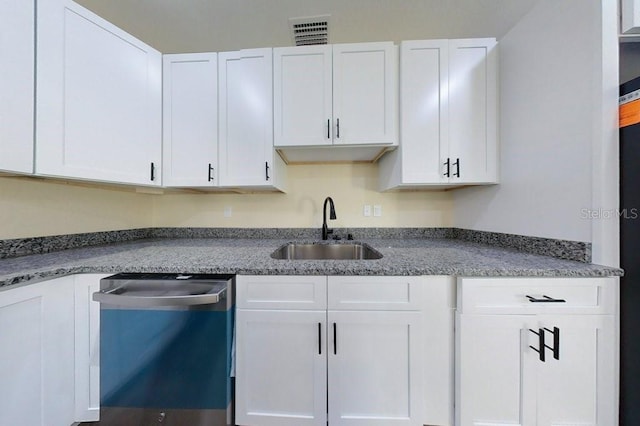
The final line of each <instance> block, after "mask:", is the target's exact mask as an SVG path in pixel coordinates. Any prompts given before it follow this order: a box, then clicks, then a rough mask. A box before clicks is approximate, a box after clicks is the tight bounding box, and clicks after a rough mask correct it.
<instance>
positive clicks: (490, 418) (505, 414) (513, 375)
mask: <svg viewBox="0 0 640 426" xmlns="http://www.w3.org/2000/svg"><path fill="white" fill-rule="evenodd" d="M532 318H534V317H532V316H527V315H458V316H457V327H456V342H457V345H456V355H457V357H456V358H457V364H456V424H457V425H464V426H481V425H482V426H484V425H494V424H495V425H501V426H506V425H513V426H515V425H534V424H536V423H535V414H536V413H535V410H536V402H535V397H536V395H535V393H536V389H535V374H536V372H535V366H536V365H535V363H534V362H533V361H535V357H536V356H537V353H535V352H534V351H533V350H532V349H530V348H529V345H532V346H535V347H537V343H536V342H537V341H536V339H535V337H536V336H535V335H533V334H532V333H531V332H530V331H529V328H534V326H533V325H532V324H535V320H532Z"/></svg>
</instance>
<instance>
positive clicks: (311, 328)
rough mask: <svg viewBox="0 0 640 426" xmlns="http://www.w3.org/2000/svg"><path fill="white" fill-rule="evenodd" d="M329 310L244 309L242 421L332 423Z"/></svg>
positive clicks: (239, 368)
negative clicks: (329, 419)
mask: <svg viewBox="0 0 640 426" xmlns="http://www.w3.org/2000/svg"><path fill="white" fill-rule="evenodd" d="M326 316H327V314H326V312H325V311H289V310H282V311H262V310H255V311H252V310H247V311H244V310H239V311H238V317H237V322H236V327H237V328H236V330H237V338H238V340H237V343H236V344H237V355H236V362H237V364H236V397H237V401H236V422H237V423H238V424H243V425H254V424H255V425H271V426H287V425H291V426H294V425H296V426H297V425H299V426H304V425H326V422H327V413H326V407H327V393H326V380H327V379H326V377H327V359H326V339H322V338H321V336H322V334H321V333H323V332H324V331H325V324H326Z"/></svg>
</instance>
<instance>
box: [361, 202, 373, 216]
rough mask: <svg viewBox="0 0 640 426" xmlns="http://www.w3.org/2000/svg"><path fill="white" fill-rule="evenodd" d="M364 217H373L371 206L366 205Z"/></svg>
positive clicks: (363, 212) (363, 210)
mask: <svg viewBox="0 0 640 426" xmlns="http://www.w3.org/2000/svg"><path fill="white" fill-rule="evenodd" d="M362 215H363V216H367V217H369V216H371V205H369V204H365V205H364V208H363V209H362Z"/></svg>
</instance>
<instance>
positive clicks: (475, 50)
mask: <svg viewBox="0 0 640 426" xmlns="http://www.w3.org/2000/svg"><path fill="white" fill-rule="evenodd" d="M496 79H497V49H496V41H495V40H494V39H465V40H450V41H449V160H450V164H451V182H453V183H483V182H486V183H490V182H496V181H497V152H498V151H497V133H496V124H497V101H496Z"/></svg>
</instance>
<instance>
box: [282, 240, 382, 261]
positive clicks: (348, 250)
mask: <svg viewBox="0 0 640 426" xmlns="http://www.w3.org/2000/svg"><path fill="white" fill-rule="evenodd" d="M271 257H272V258H273V259H282V260H374V259H381V258H382V254H381V253H380V252H378V251H377V250H376V249H374V248H372V247H371V246H369V245H367V244H364V243H344V244H342V243H330V244H324V243H319V244H312V243H289V244H285V245H284V246H282V247H280V248H278V249H277V250H276V251H274V252H273V253H271Z"/></svg>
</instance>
